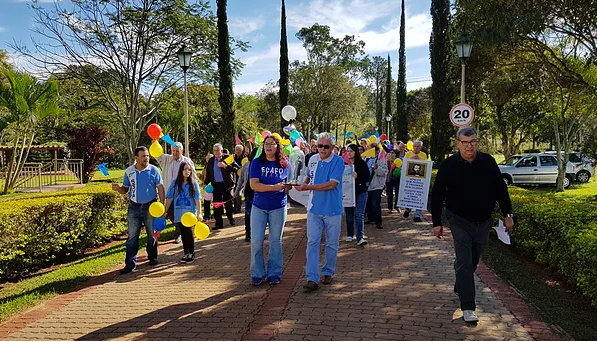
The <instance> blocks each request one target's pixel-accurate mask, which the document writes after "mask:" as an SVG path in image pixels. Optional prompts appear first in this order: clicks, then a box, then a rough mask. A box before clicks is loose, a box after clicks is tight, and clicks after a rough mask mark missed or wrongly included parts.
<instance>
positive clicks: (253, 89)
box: [234, 81, 268, 95]
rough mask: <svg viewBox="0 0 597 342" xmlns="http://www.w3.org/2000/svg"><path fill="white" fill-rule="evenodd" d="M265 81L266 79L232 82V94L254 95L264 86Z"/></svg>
mask: <svg viewBox="0 0 597 342" xmlns="http://www.w3.org/2000/svg"><path fill="white" fill-rule="evenodd" d="M267 82H268V81H263V82H249V83H239V84H234V94H250V95H255V94H256V93H257V92H259V91H260V90H261V88H263V87H265V85H266V84H267Z"/></svg>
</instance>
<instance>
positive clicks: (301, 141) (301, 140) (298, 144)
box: [294, 138, 303, 146]
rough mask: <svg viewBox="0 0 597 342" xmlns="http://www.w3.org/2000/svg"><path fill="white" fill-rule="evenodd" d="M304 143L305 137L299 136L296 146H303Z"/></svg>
mask: <svg viewBox="0 0 597 342" xmlns="http://www.w3.org/2000/svg"><path fill="white" fill-rule="evenodd" d="M302 143H303V138H298V139H296V140H295V141H294V144H295V145H296V146H301V144H302Z"/></svg>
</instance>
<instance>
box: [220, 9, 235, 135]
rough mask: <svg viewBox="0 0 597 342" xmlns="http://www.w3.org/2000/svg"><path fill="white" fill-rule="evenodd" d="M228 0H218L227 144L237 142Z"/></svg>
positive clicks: (222, 104)
mask: <svg viewBox="0 0 597 342" xmlns="http://www.w3.org/2000/svg"><path fill="white" fill-rule="evenodd" d="M227 2H228V0H218V73H219V75H220V78H219V80H220V87H219V88H220V96H219V97H218V101H219V102H220V108H221V109H222V120H223V121H224V123H225V124H224V125H222V140H223V142H224V143H226V144H234V143H235V139H234V137H235V135H236V134H235V133H236V130H235V129H234V115H235V114H234V92H233V90H232V67H231V65H230V39H229V37H230V36H229V34H228V15H227V14H226V6H227Z"/></svg>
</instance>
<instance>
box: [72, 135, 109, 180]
mask: <svg viewBox="0 0 597 342" xmlns="http://www.w3.org/2000/svg"><path fill="white" fill-rule="evenodd" d="M68 133H69V134H70V136H71V141H70V142H69V143H68V148H69V149H70V150H71V151H72V157H73V158H77V159H83V179H82V181H83V183H85V184H87V183H88V182H89V180H91V179H92V178H93V174H94V173H95V170H96V169H97V164H99V163H102V162H103V161H104V159H105V158H106V157H107V156H108V155H109V154H111V153H113V149H112V148H111V147H108V146H106V138H107V136H108V131H106V130H105V129H103V128H101V127H99V126H91V127H80V128H74V129H70V130H68Z"/></svg>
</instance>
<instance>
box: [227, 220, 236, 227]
mask: <svg viewBox="0 0 597 342" xmlns="http://www.w3.org/2000/svg"><path fill="white" fill-rule="evenodd" d="M228 221H229V222H230V225H231V226H232V227H234V226H236V221H234V220H228Z"/></svg>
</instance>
